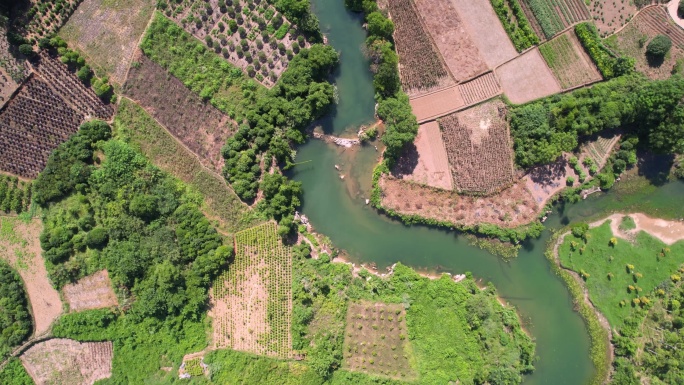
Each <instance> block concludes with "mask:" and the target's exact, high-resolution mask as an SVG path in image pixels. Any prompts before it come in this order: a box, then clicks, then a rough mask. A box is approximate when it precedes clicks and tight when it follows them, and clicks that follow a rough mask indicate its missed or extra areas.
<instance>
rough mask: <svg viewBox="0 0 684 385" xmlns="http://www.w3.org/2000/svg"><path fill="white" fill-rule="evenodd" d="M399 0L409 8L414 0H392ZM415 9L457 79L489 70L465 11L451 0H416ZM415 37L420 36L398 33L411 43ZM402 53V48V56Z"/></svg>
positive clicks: (400, 39)
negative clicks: (466, 22)
mask: <svg viewBox="0 0 684 385" xmlns="http://www.w3.org/2000/svg"><path fill="white" fill-rule="evenodd" d="M396 2H400V3H404V5H403V7H406V8H408V7H409V6H410V5H411V4H412V3H413V0H412V1H400V0H392V1H390V4H392V3H396ZM415 9H416V10H417V11H418V14H419V15H420V16H419V17H420V20H422V21H423V22H424V23H425V28H426V30H427V32H428V33H429V35H430V36H432V41H433V42H434V44H435V45H436V46H437V48H438V50H439V53H440V54H441V57H442V59H443V60H444V63H445V64H446V66H447V67H448V68H449V72H450V73H451V75H452V76H453V78H454V80H456V81H457V82H461V81H464V80H467V79H470V78H472V77H474V76H476V75H478V74H480V73H482V72H484V71H486V70H487V64H486V63H485V62H484V60H483V58H482V52H481V51H480V49H479V48H478V47H477V45H476V44H475V42H474V41H473V39H472V37H471V35H470V33H469V31H468V30H467V29H466V24H465V22H464V20H463V17H462V15H460V14H459V13H458V11H457V9H456V8H455V4H454V3H452V2H451V0H435V1H428V0H415ZM390 14H391V15H392V17H394V14H395V12H392V11H391V12H390ZM416 22H420V21H416ZM416 28H417V27H416ZM402 39H405V40H402ZM413 39H416V37H415V36H411V35H409V36H406V37H400V36H397V40H399V41H400V42H404V41H407V45H408V44H412V43H408V42H412V40H413ZM412 49H415V48H412ZM401 55H402V53H401V52H400V53H399V57H400V58H401ZM419 58H420V57H419ZM424 71H425V70H424Z"/></svg>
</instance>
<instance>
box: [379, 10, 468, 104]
mask: <svg viewBox="0 0 684 385" xmlns="http://www.w3.org/2000/svg"><path fill="white" fill-rule="evenodd" d="M440 1H446V0H440ZM440 4H441V3H440ZM388 10H389V14H390V17H391V18H392V21H393V22H394V26H395V30H394V38H395V41H396V49H397V53H398V54H399V74H400V76H401V84H402V88H403V89H404V92H406V93H407V94H409V96H415V95H418V94H421V93H426V92H430V90H434V89H436V88H441V87H446V86H449V85H453V84H454V82H453V80H452V79H451V77H450V75H449V73H448V71H447V69H446V65H445V63H444V61H443V60H442V57H441V56H440V54H439V52H438V51H437V48H436V47H435V45H434V44H433V42H432V40H431V39H430V35H428V32H427V31H426V30H425V26H424V25H423V23H422V21H421V19H420V16H419V14H418V10H417V9H416V5H415V4H414V3H413V0H389V1H388ZM455 47H461V45H460V44H456V45H455V46H454V48H455ZM461 48H464V47H461ZM470 49H472V48H470ZM455 53H456V52H455V51H454V54H455ZM443 54H444V55H445V56H446V57H449V56H447V55H448V53H443ZM460 56H462V57H467V55H463V54H462V53H461V54H460V55H459V56H458V57H460ZM458 74H459V75H460V76H457V78H462V77H463V75H462V74H460V72H459V73H458Z"/></svg>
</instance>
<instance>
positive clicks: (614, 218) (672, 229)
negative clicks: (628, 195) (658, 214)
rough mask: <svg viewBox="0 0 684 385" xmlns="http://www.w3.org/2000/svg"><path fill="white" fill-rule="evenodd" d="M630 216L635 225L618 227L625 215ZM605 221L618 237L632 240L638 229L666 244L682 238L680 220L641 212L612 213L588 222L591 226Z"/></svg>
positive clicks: (682, 228)
mask: <svg viewBox="0 0 684 385" xmlns="http://www.w3.org/2000/svg"><path fill="white" fill-rule="evenodd" d="M625 216H628V217H631V218H632V219H633V220H634V223H635V224H636V227H635V228H634V229H631V230H624V231H623V230H622V229H620V223H622V219H623V218H624V217H625ZM605 221H610V229H611V231H612V232H613V235H615V236H616V237H618V238H622V239H627V240H633V239H634V238H635V237H636V234H638V233H639V232H640V231H645V232H646V233H648V234H649V235H651V236H653V237H655V238H658V239H659V240H660V241H662V242H663V243H665V244H667V245H671V244H673V243H675V242H678V241H681V240H683V239H684V223H683V222H681V221H668V220H665V219H660V218H651V217H648V216H646V215H645V214H642V213H632V214H619V213H618V214H613V215H610V216H608V217H606V218H604V219H601V220H600V221H596V222H593V223H591V224H590V226H591V227H598V226H600V225H602V224H603V223H604V222H605Z"/></svg>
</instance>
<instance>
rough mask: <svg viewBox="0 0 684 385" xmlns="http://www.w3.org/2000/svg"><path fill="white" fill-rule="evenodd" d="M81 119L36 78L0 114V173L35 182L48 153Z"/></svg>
mask: <svg viewBox="0 0 684 385" xmlns="http://www.w3.org/2000/svg"><path fill="white" fill-rule="evenodd" d="M83 118H84V116H83V115H82V114H81V113H79V112H77V111H76V110H74V109H73V108H71V106H70V105H69V104H67V103H66V102H65V101H64V100H63V99H62V98H61V97H60V96H58V95H57V94H56V93H55V92H53V91H52V89H51V88H50V86H48V84H47V83H45V82H44V81H43V80H41V79H40V78H39V77H38V76H32V77H31V79H29V80H28V81H27V82H26V83H24V85H23V86H22V88H21V89H20V90H19V92H18V93H17V95H16V96H15V97H14V98H13V99H12V100H11V101H10V102H9V103H8V104H7V105H6V106H5V108H4V109H3V110H2V111H0V147H2V148H3V151H2V152H0V170H2V171H5V172H8V173H10V174H14V175H18V176H20V177H24V178H35V177H36V176H37V175H38V173H39V172H40V171H41V170H42V169H43V167H45V164H46V163H47V159H48V157H49V156H50V153H51V152H52V150H54V149H55V148H56V147H57V146H58V145H59V144H60V143H62V142H64V141H65V140H66V139H67V138H68V137H69V136H70V135H71V134H73V133H75V132H76V131H78V126H79V125H80V124H81V121H82V120H83Z"/></svg>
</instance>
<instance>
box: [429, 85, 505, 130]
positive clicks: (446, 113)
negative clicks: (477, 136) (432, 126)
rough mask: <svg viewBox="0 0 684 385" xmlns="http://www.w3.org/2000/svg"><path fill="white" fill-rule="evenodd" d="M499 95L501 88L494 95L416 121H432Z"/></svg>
mask: <svg viewBox="0 0 684 385" xmlns="http://www.w3.org/2000/svg"><path fill="white" fill-rule="evenodd" d="M497 80H498V79H497ZM501 95H503V91H502V90H501V89H499V93H497V94H495V95H492V96H491V97H489V98H487V99H483V100H480V101H477V102H475V103H471V104H464V105H462V106H459V107H457V108H452V109H451V110H448V111H446V112H440V113H439V114H435V115H431V116H429V117H427V118H424V119H421V120H419V121H418V124H419V125H420V124H425V123H430V122H432V121H434V120H437V119H439V118H442V117H444V116H447V115H451V114H453V113H455V112H460V111H464V110H467V109H469V108H471V107H474V106H477V105H478V104H482V103H484V102H488V101H490V100H492V99H495V98H498V97H500V96H501Z"/></svg>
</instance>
